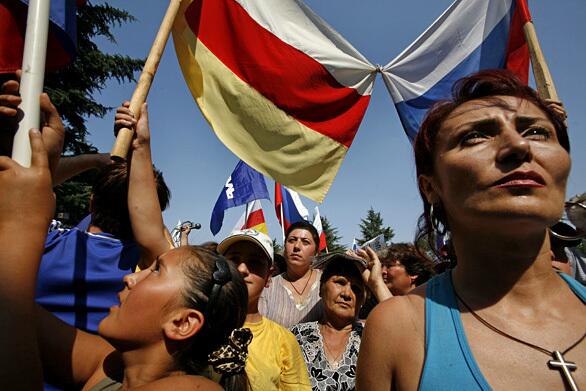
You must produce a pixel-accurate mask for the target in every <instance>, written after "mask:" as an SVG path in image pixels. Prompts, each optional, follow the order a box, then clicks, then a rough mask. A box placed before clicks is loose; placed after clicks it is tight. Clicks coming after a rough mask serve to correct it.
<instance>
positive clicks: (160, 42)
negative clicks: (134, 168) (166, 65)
mask: <svg viewBox="0 0 586 391" xmlns="http://www.w3.org/2000/svg"><path fill="white" fill-rule="evenodd" d="M180 5H181V0H171V1H170V2H169V7H168V8H167V12H166V13H165V17H164V18H163V21H162V22H161V27H160V28H159V32H158V33H157V36H156V37H155V41H154V42H153V46H152V47H151V51H150V53H149V56H148V57H147V60H146V62H145V64H144V68H143V70H142V73H141V75H140V79H139V80H138V84H137V86H136V89H135V90H134V93H133V94H132V98H131V99H130V110H132V112H133V113H134V115H135V116H136V118H137V119H138V116H139V115H140V107H141V106H142V104H143V103H144V102H145V101H146V97H147V95H148V94H149V90H150V88H151V85H152V83H153V79H154V78H155V73H156V72H157V68H158V67H159V62H160V61H161V57H162V56H163V51H164V50H165V45H166V44H167V40H168V39H169V33H170V32H171V28H172V27H173V23H174V21H175V17H176V16H177V12H178V11H179V6H180ZM133 137H134V130H132V129H128V128H123V129H120V131H119V132H118V136H117V137H116V142H115V143H114V146H113V147H112V152H111V153H110V155H111V157H112V158H113V159H115V160H125V159H126V156H127V155H128V150H129V149H130V144H131V143H132V138H133Z"/></svg>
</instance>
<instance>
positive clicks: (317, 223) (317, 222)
mask: <svg viewBox="0 0 586 391" xmlns="http://www.w3.org/2000/svg"><path fill="white" fill-rule="evenodd" d="M313 226H314V227H315V229H316V230H317V234H318V235H319V251H323V250H326V251H327V249H328V243H327V241H326V233H325V232H324V227H323V224H322V223H321V216H320V214H319V208H318V207H317V206H316V207H315V214H314V215H313Z"/></svg>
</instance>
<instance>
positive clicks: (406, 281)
mask: <svg viewBox="0 0 586 391" xmlns="http://www.w3.org/2000/svg"><path fill="white" fill-rule="evenodd" d="M382 274H383V280H384V282H385V284H386V285H387V288H389V290H390V291H391V293H392V294H393V296H403V295H406V294H407V293H409V291H410V290H411V289H413V288H415V279H416V278H417V276H414V277H412V276H410V275H409V273H407V269H405V266H404V265H402V264H401V262H399V261H398V260H395V261H392V262H389V263H387V264H386V265H383V266H382Z"/></svg>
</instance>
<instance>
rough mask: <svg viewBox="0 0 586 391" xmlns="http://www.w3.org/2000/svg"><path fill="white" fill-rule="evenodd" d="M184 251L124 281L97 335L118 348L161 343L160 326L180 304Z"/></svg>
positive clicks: (170, 254) (165, 256) (172, 253)
mask: <svg viewBox="0 0 586 391" xmlns="http://www.w3.org/2000/svg"><path fill="white" fill-rule="evenodd" d="M185 251H186V250H184V249H180V248H179V249H175V250H171V251H169V252H167V253H165V254H162V255H161V256H159V257H158V258H157V259H156V260H155V261H154V262H153V264H152V265H151V266H150V267H149V268H148V269H144V270H142V271H140V272H137V273H132V274H128V275H126V276H125V277H124V284H125V285H126V287H125V288H124V290H123V291H121V292H120V293H119V294H118V297H119V299H120V304H119V305H114V306H112V307H111V308H110V313H109V314H108V316H107V317H106V318H104V320H102V322H101V323H100V325H99V333H100V335H101V336H103V337H104V338H106V339H107V340H108V341H110V342H111V343H113V344H114V345H115V346H117V347H137V346H138V347H140V346H148V345H149V344H151V343H155V342H158V341H160V340H161V339H162V338H163V332H162V331H161V330H162V326H163V324H164V323H165V321H167V320H168V317H169V316H170V314H171V312H172V310H173V309H176V308H179V307H180V306H181V304H182V298H181V289H182V288H183V286H184V279H185V277H184V273H183V269H182V267H181V262H182V260H183V259H184V258H185V257H186V254H185Z"/></svg>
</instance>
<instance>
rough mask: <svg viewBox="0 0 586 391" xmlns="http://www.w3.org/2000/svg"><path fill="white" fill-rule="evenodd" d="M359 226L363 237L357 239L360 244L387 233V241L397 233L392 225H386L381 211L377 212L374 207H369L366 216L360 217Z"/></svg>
mask: <svg viewBox="0 0 586 391" xmlns="http://www.w3.org/2000/svg"><path fill="white" fill-rule="evenodd" d="M359 227H360V233H361V234H362V238H360V239H356V241H357V242H358V244H360V245H362V244H364V243H365V242H367V241H369V240H370V239H372V238H374V237H376V236H378V235H380V234H384V235H385V241H386V242H389V241H390V240H391V239H392V238H393V236H395V233H394V232H393V229H392V228H391V227H385V226H384V224H383V218H382V217H381V215H380V212H375V211H374V209H373V208H372V207H370V209H368V212H367V213H366V218H364V219H360V225H359Z"/></svg>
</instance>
